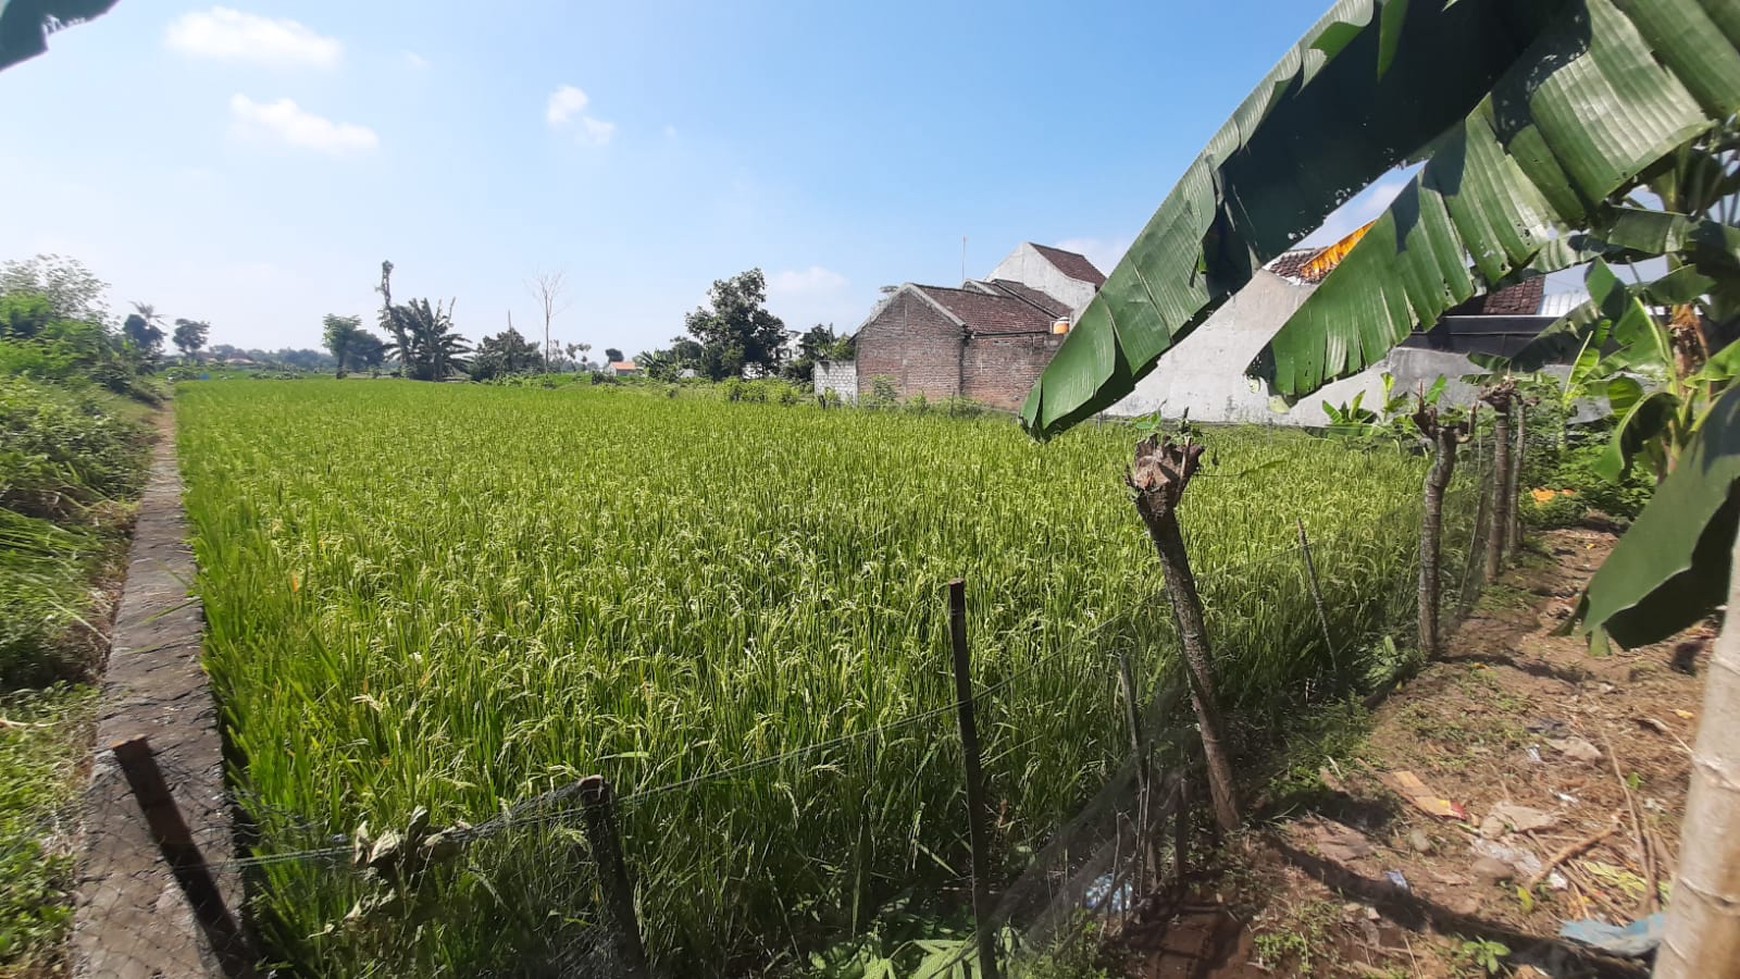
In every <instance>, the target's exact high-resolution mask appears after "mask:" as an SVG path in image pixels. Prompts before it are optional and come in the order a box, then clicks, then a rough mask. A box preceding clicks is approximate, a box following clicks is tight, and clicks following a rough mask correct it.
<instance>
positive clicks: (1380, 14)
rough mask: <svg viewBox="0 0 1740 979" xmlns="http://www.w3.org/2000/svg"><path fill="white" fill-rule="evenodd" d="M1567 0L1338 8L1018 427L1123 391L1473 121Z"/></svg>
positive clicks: (1194, 185) (1160, 225)
mask: <svg viewBox="0 0 1740 979" xmlns="http://www.w3.org/2000/svg"><path fill="white" fill-rule="evenodd" d="M1575 6H1576V3H1575V0H1456V2H1454V3H1449V4H1446V3H1445V2H1444V0H1412V2H1407V0H1341V2H1339V3H1337V4H1336V5H1335V7H1334V9H1332V10H1331V11H1330V12H1329V14H1328V15H1327V16H1325V17H1324V18H1323V19H1322V20H1321V21H1319V22H1318V23H1317V25H1316V26H1314V27H1313V28H1312V29H1311V31H1310V32H1309V33H1308V34H1306V35H1305V37H1304V39H1303V40H1301V41H1300V42H1299V44H1298V45H1297V46H1296V47H1294V49H1293V50H1291V51H1289V52H1288V53H1287V55H1286V57H1284V58H1283V59H1282V60H1281V63H1280V64H1279V65H1277V66H1276V67H1275V69H1274V70H1273V71H1271V72H1270V73H1269V75H1268V77H1266V78H1264V79H1263V80H1262V82H1261V83H1260V84H1259V85H1258V86H1257V89H1256V91H1254V92H1252V93H1251V95H1250V96H1249V97H1248V98H1247V99H1245V101H1244V103H1243V104H1242V105H1241V106H1239V109H1238V111H1237V112H1235V113H1234V114H1233V118H1232V119H1231V120H1230V121H1228V122H1227V124H1226V126H1225V127H1224V128H1222V129H1221V131H1220V132H1219V133H1218V134H1216V135H1215V137H1214V139H1213V140H1212V141H1211V142H1210V143H1209V145H1208V147H1207V149H1205V150H1204V151H1203V152H1202V154H1201V155H1200V156H1199V157H1198V158H1197V159H1196V161H1195V162H1194V163H1193V164H1191V166H1190V168H1189V169H1188V170H1187V171H1186V172H1185V174H1184V177H1183V179H1181V180H1180V181H1179V183H1178V185H1177V186H1176V187H1175V188H1173V190H1172V192H1171V194H1169V195H1168V196H1167V198H1166V200H1165V202H1164V203H1162V204H1161V205H1160V209H1159V210H1158V211H1157V212H1156V213H1155V214H1154V217H1153V218H1152V219H1151V220H1150V221H1149V222H1148V225H1147V227H1146V228H1144V229H1143V231H1142V233H1141V234H1140V235H1138V236H1137V238H1136V241H1135V243H1134V244H1133V245H1131V247H1130V250H1129V252H1128V253H1127V254H1126V255H1125V257H1124V260H1123V261H1122V262H1120V263H1118V266H1117V267H1116V268H1115V269H1113V270H1112V274H1111V275H1110V277H1108V279H1107V280H1106V284H1105V285H1104V286H1103V287H1102V288H1101V289H1100V292H1099V294H1098V295H1097V296H1096V297H1095V298H1094V300H1093V301H1092V302H1091V303H1090V304H1089V305H1088V307H1087V309H1086V310H1085V311H1084V312H1083V314H1082V316H1081V319H1080V321H1079V322H1078V323H1077V324H1076V326H1075V328H1074V329H1073V330H1071V331H1070V334H1069V336H1068V338H1067V339H1065V341H1064V343H1063V346H1062V347H1061V348H1059V350H1058V352H1057V355H1056V357H1055V358H1054V359H1053V360H1052V363H1051V364H1050V366H1049V367H1048V368H1047V369H1046V371H1045V373H1044V374H1043V375H1042V376H1041V377H1040V380H1039V382H1038V384H1037V385H1035V386H1034V388H1033V391H1032V393H1031V394H1030V395H1029V396H1028V399H1027V403H1026V405H1025V407H1023V409H1022V421H1023V424H1024V425H1025V426H1026V427H1027V429H1028V431H1030V432H1032V433H1033V434H1035V435H1037V436H1040V437H1044V436H1047V435H1050V434H1053V433H1055V432H1058V431H1061V430H1062V429H1064V428H1067V427H1068V426H1070V425H1072V424H1074V423H1075V422H1077V421H1080V420H1081V419H1083V418H1086V417H1088V416H1090V415H1092V414H1093V413H1095V412H1097V411H1099V410H1101V409H1103V408H1106V407H1108V406H1110V405H1111V404H1113V403H1114V402H1116V401H1117V400H1118V399H1119V398H1120V397H1122V396H1123V395H1125V394H1127V393H1128V392H1129V391H1130V390H1131V389H1132V388H1133V387H1134V386H1135V383H1136V380H1137V379H1138V378H1140V377H1141V376H1142V375H1144V374H1146V373H1147V372H1148V371H1150V370H1152V369H1153V366H1154V363H1155V362H1156V360H1157V359H1158V358H1159V357H1160V355H1161V354H1163V353H1164V352H1165V351H1166V350H1168V349H1169V348H1171V347H1172V346H1173V345H1174V344H1176V343H1177V342H1178V341H1179V340H1181V339H1183V338H1184V337H1185V336H1187V335H1188V334H1189V333H1190V332H1191V331H1192V330H1194V329H1195V328H1196V327H1197V325H1198V324H1200V323H1201V322H1202V321H1203V320H1205V319H1206V318H1207V317H1208V316H1209V315H1210V314H1211V313H1212V312H1213V311H1214V310H1215V309H1216V308H1218V307H1219V306H1220V304H1221V303H1223V302H1224V301H1225V300H1226V299H1227V297H1228V296H1230V295H1231V294H1232V293H1234V292H1236V291H1237V290H1238V289H1239V288H1240V287H1241V286H1243V285H1244V284H1245V283H1246V282H1248V281H1249V280H1250V277H1251V275H1252V272H1253V270H1255V269H1257V268H1259V267H1261V265H1262V264H1263V263H1264V262H1267V261H1268V260H1269V259H1271V258H1273V257H1274V256H1275V255H1277V254H1279V253H1280V252H1281V251H1283V250H1284V249H1286V248H1287V247H1288V246H1289V245H1291V244H1292V243H1293V242H1295V241H1297V240H1298V239H1299V238H1301V237H1303V236H1304V235H1306V234H1308V233H1309V232H1311V231H1312V230H1314V229H1315V228H1316V227H1317V226H1318V225H1320V224H1321V223H1322V222H1323V219H1324V218H1325V217H1327V216H1328V214H1329V212H1331V211H1332V210H1334V209H1335V208H1336V207H1337V206H1338V205H1340V204H1341V203H1342V202H1343V201H1345V200H1346V199H1347V198H1348V197H1350V196H1352V195H1353V194H1354V193H1355V192H1357V191H1358V190H1359V189H1360V188H1362V187H1364V186H1366V185H1367V184H1369V183H1370V182H1371V181H1372V180H1374V179H1376V178H1377V177H1378V176H1380V175H1381V174H1383V173H1384V172H1385V171H1387V170H1389V169H1391V168H1392V167H1394V166H1395V165H1396V164H1397V163H1399V162H1402V161H1403V160H1406V159H1409V158H1411V157H1413V156H1414V155H1415V154H1417V153H1418V152H1419V151H1420V150H1421V148H1422V147H1425V146H1426V145H1427V144H1429V143H1431V142H1432V141H1433V140H1434V139H1436V138H1438V137H1439V136H1440V135H1442V134H1443V133H1444V131H1445V130H1446V129H1448V128H1449V127H1450V126H1451V125H1452V124H1453V123H1455V122H1457V121H1458V120H1461V119H1462V118H1464V117H1465V116H1467V114H1468V113H1469V112H1470V111H1471V110H1472V109H1473V108H1474V107H1475V106H1476V105H1478V104H1479V103H1480V101H1481V100H1482V99H1483V98H1485V97H1486V94H1487V93H1488V92H1489V91H1490V90H1491V88H1492V85H1493V83H1494V82H1496V81H1497V80H1498V79H1499V78H1500V77H1501V76H1502V75H1503V74H1504V73H1505V72H1506V71H1508V70H1510V68H1511V67H1512V65H1514V64H1515V62H1516V60H1517V58H1518V57H1520V56H1521V55H1522V54H1523V52H1524V51H1526V50H1527V49H1528V48H1529V47H1530V45H1531V44H1533V43H1534V41H1535V39H1536V38H1537V37H1538V36H1539V35H1540V34H1541V32H1542V31H1544V30H1545V29H1547V27H1548V26H1549V25H1550V24H1552V23H1553V22H1554V21H1555V20H1556V19H1557V18H1559V17H1560V16H1561V15H1562V14H1563V13H1564V12H1565V11H1566V10H1568V9H1571V8H1573V7H1575ZM1229 29H1230V28H1229ZM1380 68H1382V69H1383V70H1380Z"/></svg>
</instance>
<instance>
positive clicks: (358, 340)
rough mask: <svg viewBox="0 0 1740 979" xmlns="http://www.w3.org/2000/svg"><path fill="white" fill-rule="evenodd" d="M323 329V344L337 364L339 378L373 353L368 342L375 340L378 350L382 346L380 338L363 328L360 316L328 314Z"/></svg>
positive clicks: (323, 322)
mask: <svg viewBox="0 0 1740 979" xmlns="http://www.w3.org/2000/svg"><path fill="white" fill-rule="evenodd" d="M322 327H323V329H322V331H321V342H322V343H324V344H325V345H326V349H327V352H328V353H330V354H332V359H333V360H334V361H336V362H337V364H338V376H339V377H343V376H344V374H345V370H346V369H347V368H349V367H353V366H356V365H358V364H360V363H362V362H363V360H364V357H365V355H367V354H370V353H372V351H371V350H370V349H369V344H368V342H367V341H368V340H374V341H375V344H374V346H375V347H376V348H379V347H380V346H381V344H380V340H379V338H377V337H375V336H374V335H373V334H371V333H369V332H368V331H366V330H364V329H363V328H362V318H361V317H358V316H340V315H338V314H337V313H327V314H326V317H325V319H324V320H323V321H322Z"/></svg>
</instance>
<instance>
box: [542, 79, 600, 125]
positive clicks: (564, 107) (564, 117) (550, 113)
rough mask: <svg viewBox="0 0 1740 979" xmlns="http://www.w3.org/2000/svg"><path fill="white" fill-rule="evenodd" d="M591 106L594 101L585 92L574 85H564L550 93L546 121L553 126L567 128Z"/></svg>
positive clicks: (545, 110)
mask: <svg viewBox="0 0 1740 979" xmlns="http://www.w3.org/2000/svg"><path fill="white" fill-rule="evenodd" d="M591 104H592V99H591V98H590V97H588V96H587V94H586V93H585V92H582V91H581V90H579V89H577V88H575V87H574V86H572V85H563V86H562V87H561V88H558V89H556V90H555V91H554V92H551V93H550V102H549V104H548V105H547V106H546V107H545V108H544V121H545V122H548V123H549V124H550V125H552V126H565V125H567V124H568V121H569V120H571V119H573V118H574V116H576V115H578V114H579V113H581V112H584V111H585V110H586V107H587V106H588V105H591Z"/></svg>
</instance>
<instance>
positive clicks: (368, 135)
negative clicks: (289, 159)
mask: <svg viewBox="0 0 1740 979" xmlns="http://www.w3.org/2000/svg"><path fill="white" fill-rule="evenodd" d="M230 118H231V132H233V133H234V134H235V135H236V136H238V137H240V138H243V139H248V140H256V141H265V142H275V143H282V144H284V145H285V146H292V147H295V148H297V149H304V150H314V151H316V152H320V153H327V154H330V155H332V156H344V155H346V154H352V153H366V152H368V151H370V150H373V149H374V148H375V147H376V146H379V145H380V137H378V136H376V135H375V131H374V130H373V129H370V128H368V127H367V126H358V125H356V124H354V123H348V122H333V121H332V120H331V119H328V118H326V117H324V116H317V115H315V114H314V113H312V112H309V111H308V110H306V109H304V108H302V107H301V106H299V105H297V104H296V103H295V102H293V101H291V100H290V99H279V100H278V101H276V102H255V101H254V100H253V99H250V98H248V97H247V96H246V95H234V96H231V97H230Z"/></svg>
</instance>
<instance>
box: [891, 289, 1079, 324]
mask: <svg viewBox="0 0 1740 979" xmlns="http://www.w3.org/2000/svg"><path fill="white" fill-rule="evenodd" d="M912 288H914V289H917V290H918V291H919V292H921V293H923V294H924V296H925V297H926V298H928V299H929V300H930V301H931V302H933V303H936V304H937V305H938V306H941V307H942V308H943V309H944V310H946V311H948V313H949V314H950V315H952V316H954V318H955V319H958V320H960V321H961V322H962V323H963V324H965V326H966V328H967V332H968V333H971V334H975V335H979V336H987V335H995V334H1010V333H1050V332H1051V323H1052V320H1054V319H1056V316H1055V314H1052V313H1048V312H1046V311H1045V310H1044V309H1041V308H1040V307H1038V306H1037V305H1035V304H1034V303H1032V302H1030V301H1028V300H1026V299H1020V298H1017V297H1015V296H1013V295H998V294H994V293H989V292H983V291H981V290H978V289H950V288H948V287H947V286H919V285H915V286H913V287H912Z"/></svg>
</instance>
